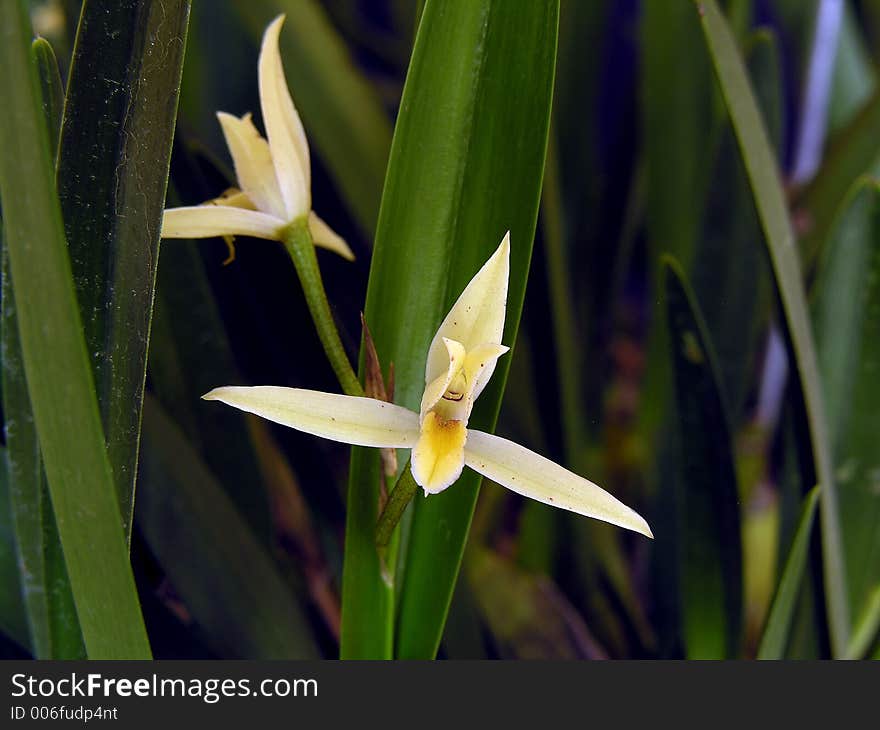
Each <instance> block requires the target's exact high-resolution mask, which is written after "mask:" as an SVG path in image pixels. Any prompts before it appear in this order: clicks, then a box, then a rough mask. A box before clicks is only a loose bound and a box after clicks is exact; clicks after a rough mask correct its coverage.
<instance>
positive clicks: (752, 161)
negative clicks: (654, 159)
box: [697, 0, 849, 656]
mask: <svg viewBox="0 0 880 730" xmlns="http://www.w3.org/2000/svg"><path fill="white" fill-rule="evenodd" d="M697 8H698V9H699V13H700V16H701V20H702V24H703V30H704V32H705V35H706V42H707V43H708V46H709V52H710V56H711V57H712V63H713V65H714V67H715V73H716V75H717V77H718V81H719V84H720V86H721V91H722V94H723V96H724V100H725V103H726V105H727V110H728V113H729V114H730V118H731V122H732V123H733V128H734V131H735V132H736V136H737V140H738V141H739V146H740V152H741V154H742V156H743V162H744V163H745V166H746V172H747V174H748V177H749V182H750V183H751V186H752V193H753V195H754V197H755V205H756V207H757V208H758V217H759V218H760V219H761V227H762V228H763V229H764V236H765V238H766V241H767V248H768V251H769V254H770V260H771V263H772V264H773V271H774V274H775V277H776V286H777V289H778V292H779V297H780V300H781V302H782V308H783V312H784V314H785V321H786V326H787V330H788V335H789V341H790V344H791V350H792V355H793V360H794V364H795V368H796V371H797V375H798V377H799V380H800V386H801V392H802V395H803V399H804V404H805V406H806V412H807V424H808V427H809V432H810V442H811V448H812V452H813V453H812V456H813V462H814V467H815V471H816V475H817V481H818V483H819V486H820V489H821V494H822V498H821V512H822V549H823V558H824V576H825V596H826V600H827V603H828V619H829V624H830V629H831V636H832V645H833V651H834V654H835V656H842V655H843V653H844V652H845V650H846V646H847V642H848V635H849V609H848V607H847V596H846V577H845V572H844V571H845V568H846V566H845V564H844V562H843V554H842V538H841V534H840V518H839V514H838V504H837V501H838V500H837V491H836V488H835V484H834V473H833V467H832V463H831V453H830V443H829V439H828V432H827V427H826V423H825V414H824V406H823V400H822V390H821V384H820V382H819V371H818V365H817V360H816V352H815V348H814V345H813V335H812V330H811V327H810V319H809V313H808V311H807V303H806V296H805V294H804V285H803V279H802V275H801V269H800V264H799V262H798V259H797V249H796V248H795V240H794V234H793V232H792V229H791V223H790V221H789V216H788V210H787V207H786V203H785V196H784V193H783V190H782V184H781V181H780V177H779V170H778V168H777V165H776V160H775V158H774V156H773V152H772V150H771V148H770V144H769V142H768V140H767V132H766V130H765V129H764V124H763V122H762V120H761V115H760V112H759V111H758V107H757V104H756V103H755V97H754V94H753V93H752V90H751V87H750V86H749V81H748V77H747V75H746V71H745V68H744V66H743V62H742V58H741V57H740V55H739V51H738V50H737V47H736V43H735V41H734V38H733V35H732V34H731V32H730V28H729V27H728V25H727V22H726V21H725V19H724V16H723V15H722V14H721V11H720V10H719V9H718V5H717V4H716V2H715V0H703V1H700V2H698V3H697Z"/></svg>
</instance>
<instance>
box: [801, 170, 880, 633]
mask: <svg viewBox="0 0 880 730" xmlns="http://www.w3.org/2000/svg"><path fill="white" fill-rule="evenodd" d="M812 315H813V326H814V329H815V332H816V348H817V351H818V353H819V370H820V372H821V375H822V386H823V390H824V395H825V401H826V403H827V413H828V427H829V433H830V437H831V444H832V452H833V454H834V466H835V469H836V478H837V481H838V489H839V492H840V519H841V524H842V525H845V528H846V529H845V530H844V531H843V548H844V558H845V561H846V577H847V585H848V589H849V591H848V595H849V605H850V607H851V612H852V613H851V615H850V619H851V620H855V619H856V618H857V617H858V616H860V615H861V614H862V613H863V610H864V607H865V603H866V601H867V600H868V598H869V594H870V592H871V591H872V590H873V589H874V586H876V585H877V584H878V583H880V503H878V499H877V489H878V483H880V477H878V475H880V454H878V451H877V445H876V429H875V426H874V424H875V423H876V420H877V413H878V410H880V384H878V379H877V368H878V367H880V344H878V336H877V334H878V332H880V186H878V184H877V182H876V181H874V180H862V181H859V182H858V183H857V184H856V185H855V186H854V187H853V190H852V191H851V193H850V195H849V196H848V197H847V200H846V201H845V203H844V205H843V206H841V211H840V213H839V214H838V217H837V220H836V222H835V224H834V226H833V228H832V232H831V235H830V236H829V239H828V243H827V244H826V246H825V248H824V250H823V255H822V259H821V260H820V262H819V266H818V270H817V275H816V282H815V285H814V289H813V301H812Z"/></svg>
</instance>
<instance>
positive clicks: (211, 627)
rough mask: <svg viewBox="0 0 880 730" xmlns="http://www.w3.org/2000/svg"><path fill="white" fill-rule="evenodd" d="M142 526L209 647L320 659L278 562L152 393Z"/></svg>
mask: <svg viewBox="0 0 880 730" xmlns="http://www.w3.org/2000/svg"><path fill="white" fill-rule="evenodd" d="M142 472H143V473H142V476H141V495H140V497H139V499H138V508H137V522H138V526H139V527H140V529H141V530H142V531H143V534H144V537H145V538H146V540H147V543H148V544H149V546H150V549H151V550H152V551H153V553H154V554H155V555H156V557H157V559H158V560H159V562H160V563H161V564H162V567H163V568H164V569H165V572H166V573H167V575H168V577H169V579H170V580H171V584H172V585H173V586H174V590H175V591H176V592H177V593H178V594H179V595H180V597H181V598H182V599H183V602H184V604H185V605H186V606H187V608H188V609H189V610H190V611H191V612H192V615H193V618H194V619H195V621H196V623H197V624H198V625H199V627H200V628H201V629H202V631H203V632H204V634H205V638H206V641H207V642H208V644H209V645H210V646H211V647H212V648H213V649H214V650H215V651H217V652H218V653H219V654H220V655H222V656H229V657H232V658H237V659H245V658H246V659H313V658H318V657H319V656H320V655H319V652H318V649H317V647H316V646H315V643H314V641H313V640H312V636H311V631H310V628H309V625H308V622H307V621H306V618H305V616H304V614H303V610H302V608H301V607H300V606H299V604H298V603H297V602H296V600H295V599H294V597H293V595H292V594H291V592H290V591H289V589H288V587H287V586H286V585H285V583H284V580H283V579H282V577H281V576H280V574H279V572H278V569H277V568H276V566H275V564H274V563H273V561H272V558H271V557H270V556H269V554H268V553H267V552H266V550H265V548H264V547H263V546H262V545H261V544H260V541H259V540H258V539H257V538H256V537H255V536H254V534H253V533H252V532H251V530H250V528H249V527H248V526H247V523H246V522H245V521H244V519H242V517H241V516H240V515H239V513H238V512H237V511H236V509H235V506H234V505H233V503H232V502H231V501H230V499H229V498H228V497H227V496H226V494H225V493H224V491H223V489H222V488H221V487H220V486H219V484H218V483H217V481H216V480H215V478H214V476H213V474H211V472H210V471H209V470H208V468H207V467H206V466H205V464H204V462H202V460H201V459H200V458H199V456H198V454H197V453H196V451H195V450H194V449H193V447H192V446H191V445H190V444H189V443H188V442H187V441H186V437H185V436H184V435H183V433H182V432H181V431H180V429H179V428H178V427H177V426H176V425H175V424H174V422H173V421H171V419H170V418H169V417H168V416H167V415H166V414H165V412H164V411H163V410H162V407H161V406H160V405H159V404H158V402H157V401H156V400H155V399H154V398H152V397H151V396H147V398H146V399H145V402H144V456H143V459H142Z"/></svg>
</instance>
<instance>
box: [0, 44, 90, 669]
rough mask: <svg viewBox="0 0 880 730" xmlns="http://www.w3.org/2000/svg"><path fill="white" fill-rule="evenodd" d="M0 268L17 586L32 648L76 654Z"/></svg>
mask: <svg viewBox="0 0 880 730" xmlns="http://www.w3.org/2000/svg"><path fill="white" fill-rule="evenodd" d="M31 52H32V54H33V60H34V63H35V64H36V68H37V73H38V75H39V78H40V89H41V92H42V94H41V95H42V101H43V115H44V117H45V119H46V124H47V127H48V130H49V145H50V150H52V152H53V160H54V154H55V151H56V150H57V149H58V135H59V132H60V129H61V110H62V107H63V106H64V90H63V88H62V85H61V74H60V73H59V70H58V63H57V61H56V60H55V54H54V53H53V51H52V47H51V46H50V45H49V43H48V42H47V41H46V40H44V39H42V38H38V39H36V40H35V41H34V42H33V43H32V44H31ZM0 269H2V273H0V276H2V294H0V309H2V313H0V351H2V353H3V366H2V384H3V414H4V426H5V436H6V446H7V459H6V463H5V465H4V469H5V473H6V474H7V475H8V481H9V509H10V516H11V526H12V527H13V528H14V535H15V552H16V553H17V557H18V559H19V561H20V562H19V564H20V566H21V568H22V570H21V589H22V592H23V597H24V607H25V610H26V612H27V629H28V633H29V636H30V641H29V644H30V647H31V653H32V654H33V655H34V656H35V657H38V658H45V659H78V658H81V657H82V656H83V655H84V653H85V649H84V647H83V643H82V634H81V632H80V628H79V622H78V621H77V617H76V608H75V607H74V605H73V596H72V595H71V593H70V581H69V580H68V577H67V569H66V568H65V566H64V558H63V555H62V553H61V543H60V542H59V539H58V529H57V527H56V526H55V515H54V514H53V512H52V503H51V501H50V499H49V491H48V488H47V485H46V476H45V471H44V469H43V459H42V456H41V454H40V442H39V439H38V437H37V430H36V425H35V424H34V417H33V411H32V409H31V403H30V396H29V395H28V392H27V381H26V380H25V374H24V365H23V363H22V356H21V343H20V340H19V336H18V322H17V320H16V312H15V295H14V292H13V287H12V276H11V274H10V272H9V257H8V255H7V252H6V251H5V249H4V251H3V254H2V262H0Z"/></svg>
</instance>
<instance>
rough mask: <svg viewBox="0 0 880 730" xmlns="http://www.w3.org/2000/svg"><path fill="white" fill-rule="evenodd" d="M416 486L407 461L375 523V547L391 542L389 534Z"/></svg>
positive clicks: (382, 547)
mask: <svg viewBox="0 0 880 730" xmlns="http://www.w3.org/2000/svg"><path fill="white" fill-rule="evenodd" d="M418 488H419V487H418V485H417V484H416V481H415V479H413V476H412V471H411V470H410V466H409V462H407V463H406V466H405V467H403V471H402V472H401V474H400V478H399V479H398V480H397V484H395V485H394V489H392V490H391V494H389V495H388V501H387V502H386V503H385V508H384V509H383V510H382V514H381V515H379V520H378V522H377V523H376V547H378V548H379V550H380V551H381V550H384V549H385V548H387V547H388V544H389V543H390V542H391V536H392V535H393V534H394V528H395V527H397V523H398V522H400V518H401V517H403V513H404V511H405V510H406V506H407V505H408V504H409V503H410V502H411V501H412V498H413V497H414V496H415V494H416V492H417V491H418Z"/></svg>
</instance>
